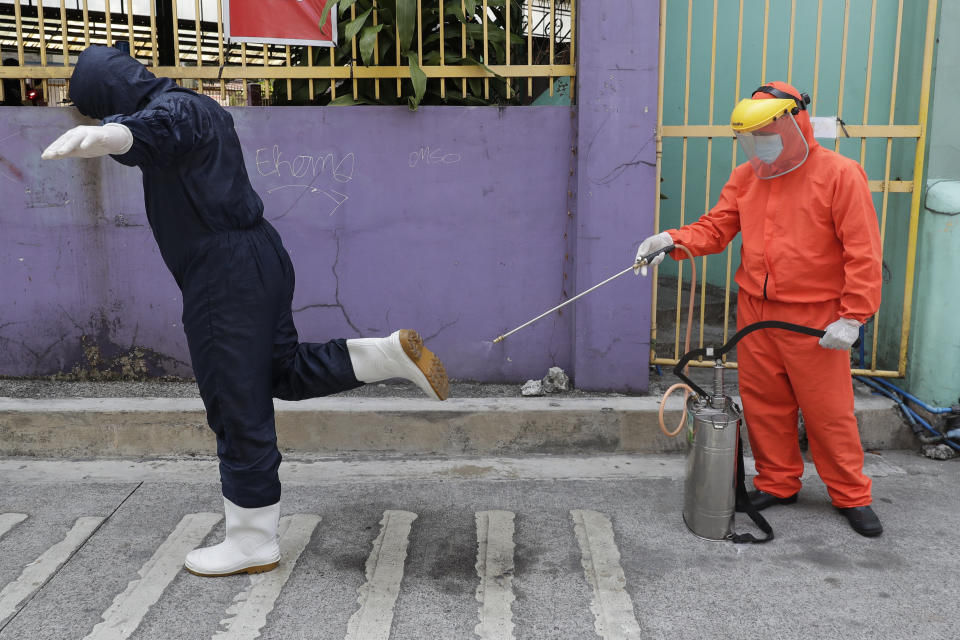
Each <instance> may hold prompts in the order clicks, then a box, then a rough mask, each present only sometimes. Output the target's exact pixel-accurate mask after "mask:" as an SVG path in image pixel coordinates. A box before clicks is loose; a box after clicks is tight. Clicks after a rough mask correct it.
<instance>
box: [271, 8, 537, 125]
mask: <svg viewBox="0 0 960 640" xmlns="http://www.w3.org/2000/svg"><path fill="white" fill-rule="evenodd" d="M487 6H488V8H489V10H490V13H491V14H492V15H490V14H488V16H487V39H488V45H487V57H486V58H485V57H484V55H483V52H484V33H483V24H482V19H481V18H482V16H481V15H480V12H482V10H483V2H482V1H481V0H463V1H462V2H461V1H459V0H446V1H445V2H444V3H443V15H441V10H440V3H439V2H438V1H437V0H422V2H421V13H420V15H419V16H418V15H417V0H341V1H340V2H338V3H336V4H334V3H328V4H327V5H326V7H325V8H324V12H323V15H322V16H321V19H320V23H321V24H323V23H324V22H325V21H326V20H327V18H328V15H329V12H330V11H334V10H336V11H337V12H338V16H339V18H340V20H339V23H338V31H339V34H340V37H339V42H338V44H337V46H336V48H335V49H334V62H335V64H336V65H338V66H351V65H356V66H359V65H365V66H369V67H374V66H390V67H395V66H397V64H398V63H397V50H398V49H399V51H400V60H401V64H405V66H407V68H408V69H409V75H408V76H407V77H406V78H404V79H402V80H401V85H400V87H401V89H400V92H399V93H400V95H397V94H398V92H397V81H396V79H394V78H381V79H379V81H377V80H375V79H374V78H358V79H350V80H347V81H342V80H341V81H339V82H338V83H337V85H336V94H337V95H336V98H334V97H333V95H332V92H331V87H330V82H331V81H330V80H329V79H315V80H313V95H311V94H310V86H309V85H310V83H308V82H307V81H305V80H299V79H298V80H292V81H290V84H289V85H288V84H287V80H285V79H279V80H276V81H275V82H274V99H273V103H274V104H320V105H324V104H332V105H349V104H407V105H408V106H409V107H410V108H411V109H414V110H415V109H416V108H417V107H418V106H419V105H421V104H467V105H505V104H520V103H521V102H522V100H523V98H522V95H521V91H519V90H520V89H521V88H522V87H521V81H520V80H518V79H508V78H504V77H501V76H497V75H496V74H493V75H492V76H491V77H490V78H489V79H485V78H477V77H473V78H465V79H464V78H447V79H445V80H440V79H428V78H427V75H426V74H425V73H424V71H423V67H424V66H435V65H439V64H440V61H441V47H442V48H443V62H444V64H445V65H448V66H455V65H465V66H479V67H482V68H485V69H487V71H490V72H491V73H493V72H492V71H491V70H490V65H501V64H506V61H507V60H506V53H507V47H508V44H507V43H508V37H509V46H510V47H511V61H512V62H513V63H526V60H527V50H526V46H527V39H526V38H525V37H524V36H523V28H524V11H525V9H524V6H525V0H488V1H487ZM334 7H336V9H334ZM507 11H509V12H510V31H511V33H510V34H507V32H506V23H507ZM418 17H419V24H420V25H422V29H423V32H422V35H421V38H422V40H423V42H422V57H421V55H420V54H419V52H418V43H417V40H416V38H415V37H414V36H415V35H416V29H417V25H418ZM374 22H376V24H374ZM441 22H442V24H443V39H442V41H441V37H440V25H441ZM355 36H356V38H357V57H356V58H354V52H353V42H352V39H353V38H354V37H355ZM464 50H465V51H466V54H465V55H464ZM313 55H314V60H313V64H314V65H316V66H321V65H329V64H330V53H329V51H328V49H326V48H319V47H315V48H314V49H313ZM537 57H538V58H539V57H540V56H539V55H538V56H537ZM292 62H293V64H299V65H305V64H307V63H308V62H309V61H308V60H307V48H306V47H298V48H296V49H295V50H294V52H293V53H292ZM354 82H356V86H357V91H356V96H354V91H353V86H354ZM485 82H486V83H489V93H488V92H487V90H486V87H485ZM522 82H525V81H522ZM441 83H442V85H443V89H444V90H443V91H442V90H441ZM508 83H509V84H508ZM464 85H466V86H464ZM288 86H289V87H290V92H289V93H290V97H288V91H287V87H288ZM378 86H379V91H378V90H377V89H378ZM508 86H510V97H509V98H508V97H507V87H508ZM487 96H488V97H487Z"/></svg>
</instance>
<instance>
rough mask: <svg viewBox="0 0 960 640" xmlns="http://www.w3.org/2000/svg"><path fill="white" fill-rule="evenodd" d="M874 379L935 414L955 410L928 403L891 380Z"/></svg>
mask: <svg viewBox="0 0 960 640" xmlns="http://www.w3.org/2000/svg"><path fill="white" fill-rule="evenodd" d="M873 381H874V382H877V383H879V384H881V385H883V386H885V387H887V388H888V389H890V390H891V391H895V392H896V393H899V394H900V395H902V396H903V397H904V398H907V399H908V400H912V401H913V402H916V403H917V404H918V405H920V406H921V407H923V408H924V409H925V410H927V411H929V412H930V413H933V414H942V413H950V412H951V411H953V409H951V408H950V407H934V406H933V405H929V404H927V403H926V402H924V401H923V400H921V399H920V398H917V397H916V396H913V395H910V394H909V393H907V392H906V391H904V390H903V389H901V388H900V387H898V386H896V385H893V384H890V383H889V382H887V381H886V380H884V379H883V378H874V379H873Z"/></svg>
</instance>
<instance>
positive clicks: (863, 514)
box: [837, 506, 883, 538]
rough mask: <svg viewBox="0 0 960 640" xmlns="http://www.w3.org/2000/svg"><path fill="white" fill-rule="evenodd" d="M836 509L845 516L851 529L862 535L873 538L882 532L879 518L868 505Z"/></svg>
mask: <svg viewBox="0 0 960 640" xmlns="http://www.w3.org/2000/svg"><path fill="white" fill-rule="evenodd" d="M837 511H839V512H840V513H842V514H843V515H844V516H846V518H847V521H848V522H849V523H850V526H851V527H853V530H854V531H856V532H857V533H859V534H860V535H862V536H867V537H868V538H873V537H875V536H878V535H880V534H881V533H883V525H882V524H880V518H878V517H877V514H876V513H874V512H873V509H872V508H871V507H869V506H866V507H846V508H842V507H837Z"/></svg>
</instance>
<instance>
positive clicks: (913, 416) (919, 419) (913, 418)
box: [855, 376, 960, 451]
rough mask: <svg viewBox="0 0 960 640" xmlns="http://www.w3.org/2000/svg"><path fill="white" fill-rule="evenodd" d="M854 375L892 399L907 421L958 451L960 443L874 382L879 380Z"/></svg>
mask: <svg viewBox="0 0 960 640" xmlns="http://www.w3.org/2000/svg"><path fill="white" fill-rule="evenodd" d="M855 377H856V379H857V380H859V381H860V382H862V383H863V384H865V385H867V386H868V387H870V388H871V389H873V390H875V391H876V392H877V393H879V394H880V395H882V396H885V397H887V398H890V399H891V400H893V401H894V402H896V403H897V405H898V406H899V407H900V409H901V410H902V411H903V414H904V415H905V416H906V417H907V420H908V421H910V422H914V423H919V424H920V425H921V426H922V427H924V428H925V429H926V430H927V431H929V432H930V433H931V434H932V435H935V436H937V437H943V439H944V440H943V443H944V444H945V445H947V446H948V447H950V448H951V449H954V450H955V451H960V444H957V443H956V442H953V441H952V440H950V439H949V436H944V434H942V433H940V432H939V431H937V430H936V429H934V428H933V427H932V426H930V423H929V422H927V421H926V420H924V419H923V416H921V415H920V414H918V413H917V412H916V411H914V410H913V409H911V408H910V407H908V406H907V405H906V404H904V402H903V400H901V399H900V398H898V397H897V396H895V395H894V394H893V393H892V392H890V391H889V390H887V389H884V388H883V387H881V386H880V385H878V384H876V383H877V382H879V380H871V379H869V378H864V377H863V376H855ZM891 386H893V385H891Z"/></svg>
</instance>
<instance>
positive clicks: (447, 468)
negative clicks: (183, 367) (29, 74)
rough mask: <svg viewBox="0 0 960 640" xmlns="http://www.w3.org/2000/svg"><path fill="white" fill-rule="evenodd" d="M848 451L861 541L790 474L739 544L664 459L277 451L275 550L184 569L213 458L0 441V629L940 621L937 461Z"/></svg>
mask: <svg viewBox="0 0 960 640" xmlns="http://www.w3.org/2000/svg"><path fill="white" fill-rule="evenodd" d="M810 468H811V469H812V465H810ZM867 468H868V472H869V474H870V475H871V476H873V478H874V504H875V508H876V510H877V512H878V513H879V514H880V516H881V518H882V519H883V521H884V525H885V527H886V531H885V533H884V535H883V536H882V537H880V538H877V539H866V538H862V537H860V536H858V535H856V534H855V533H854V532H853V531H851V530H850V529H849V527H848V526H847V524H846V522H845V521H844V520H843V519H842V517H841V516H839V515H838V514H837V513H836V512H835V511H834V510H833V509H832V507H831V506H830V505H829V502H828V499H827V495H826V490H825V488H824V486H823V485H822V484H821V483H820V481H819V480H818V479H816V477H815V476H811V475H810V474H809V473H808V477H807V479H806V481H805V482H806V484H805V488H804V490H803V492H802V493H801V498H800V500H799V502H798V503H797V504H796V505H791V506H777V507H774V508H771V509H770V510H768V511H767V512H766V514H767V515H768V516H769V520H770V522H771V524H772V525H773V526H774V529H775V531H776V534H777V538H776V540H774V541H773V542H771V543H769V544H766V545H755V546H751V545H734V544H732V543H729V542H709V541H704V540H701V539H698V538H696V537H694V536H693V535H691V534H690V533H689V532H688V531H687V529H686V528H685V526H684V524H683V522H682V519H681V517H680V505H681V502H682V491H683V477H682V476H683V473H684V460H683V458H682V457H680V456H639V455H637V456H626V455H624V456H604V457H579V458H569V457H567V458H564V457H550V456H543V457H529V458H525V459H503V458H489V459H430V460H423V459H414V460H403V459H396V458H390V459H362V460H336V461H334V460H301V461H287V462H285V463H284V467H283V468H282V469H283V478H284V497H283V501H282V514H283V515H284V516H285V519H284V520H283V521H282V530H283V534H284V535H283V538H282V546H283V550H284V559H283V562H282V564H281V566H280V568H279V569H277V570H275V571H274V572H271V573H268V574H263V575H261V576H257V577H253V578H251V577H249V576H245V575H244V576H233V577H228V578H218V579H204V578H198V577H195V576H193V575H190V574H188V573H187V572H186V571H184V570H182V569H181V563H182V558H183V555H184V554H185V553H186V551H189V550H190V549H192V548H194V547H195V546H197V545H198V544H200V543H201V542H205V543H212V542H216V541H218V540H219V539H220V538H221V537H222V535H223V523H222V521H221V520H220V514H221V513H222V512H221V498H220V495H219V486H218V484H217V482H216V480H217V475H216V465H215V462H214V461H212V460H208V459H203V460H198V459H189V460H145V461H111V460H93V461H64V460H56V461H43V460H33V459H16V458H0V639H2V640H14V639H17V640H21V639H33V638H71V639H73V638H144V639H145V638H158V639H160V638H163V639H170V638H191V639H192V638H258V637H259V638H277V639H280V638H283V639H296V638H321V639H338V640H339V639H342V638H352V639H361V638H362V639H364V640H366V639H374V638H388V637H389V638H429V639H435V638H443V639H447V638H450V639H463V640H468V639H471V638H497V639H500V638H503V639H507V638H522V639H537V640H540V639H552V638H565V639H571V640H573V639H575V640H584V639H589V638H598V637H600V638H610V639H617V638H631V639H633V638H664V639H671V640H672V639H679V638H782V639H793V638H796V639H798V640H799V639H804V640H807V639H810V638H845V639H851V640H853V639H858V638H864V639H867V638H869V639H871V640H873V639H877V638H897V639H901V638H931V639H932V638H943V639H948V638H949V639H955V638H957V637H960V612H958V611H957V608H956V594H957V593H960V554H958V552H957V545H956V540H957V532H958V531H960V508H958V507H960V500H958V497H957V487H958V486H960V462H958V461H956V460H954V461H946V462H936V461H932V460H928V459H925V458H922V457H920V456H918V455H916V454H915V453H912V452H885V453H884V455H883V456H872V455H871V456H869V462H868V467H867ZM737 528H738V529H739V530H749V527H748V526H747V523H746V521H739V520H738V524H737Z"/></svg>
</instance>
